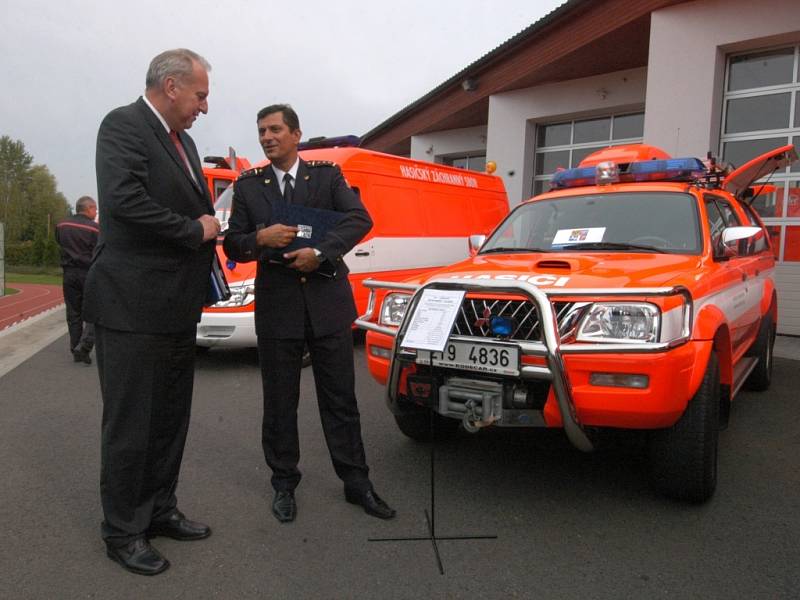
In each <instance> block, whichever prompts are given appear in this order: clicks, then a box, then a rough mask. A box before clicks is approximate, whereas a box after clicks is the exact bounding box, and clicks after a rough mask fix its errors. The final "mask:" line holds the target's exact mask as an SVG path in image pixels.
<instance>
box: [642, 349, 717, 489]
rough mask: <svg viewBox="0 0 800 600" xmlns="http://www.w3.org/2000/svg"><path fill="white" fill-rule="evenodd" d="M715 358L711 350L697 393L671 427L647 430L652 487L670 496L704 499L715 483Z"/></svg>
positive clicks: (715, 355) (714, 487) (714, 486)
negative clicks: (648, 432)
mask: <svg viewBox="0 0 800 600" xmlns="http://www.w3.org/2000/svg"><path fill="white" fill-rule="evenodd" d="M719 404H720V383H719V362H718V359H717V354H716V352H715V351H713V350H712V351H711V356H709V359H708V365H707V366H706V372H705V375H704V376H703V381H702V383H701V384H700V387H699V388H698V390H697V393H696V394H695V395H694V397H693V398H692V399H691V400H690V401H689V403H688V404H687V406H686V410H685V411H684V413H683V415H682V416H681V418H680V419H679V420H678V422H677V423H675V424H674V425H673V426H672V427H669V428H667V429H659V430H657V431H653V432H651V434H650V439H649V448H648V450H649V454H650V470H651V477H652V482H653V485H654V486H655V488H656V489H657V490H658V491H659V492H661V493H662V494H664V495H665V496H669V497H671V498H675V499H677V500H688V501H689V502H705V501H706V500H708V499H709V498H711V496H712V495H714V490H715V489H716V487H717V453H718V446H719Z"/></svg>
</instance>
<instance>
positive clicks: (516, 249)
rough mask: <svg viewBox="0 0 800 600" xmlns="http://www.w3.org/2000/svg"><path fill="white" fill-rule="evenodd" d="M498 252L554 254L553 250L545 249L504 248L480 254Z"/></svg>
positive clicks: (483, 251) (490, 249)
mask: <svg viewBox="0 0 800 600" xmlns="http://www.w3.org/2000/svg"><path fill="white" fill-rule="evenodd" d="M497 252H504V253H505V252H507V253H509V254H511V253H512V252H552V250H545V249H544V248H505V247H503V246H497V247H495V248H487V249H486V250H481V251H480V252H478V254H493V253H497Z"/></svg>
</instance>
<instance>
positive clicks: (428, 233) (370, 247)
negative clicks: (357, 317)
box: [197, 136, 508, 348]
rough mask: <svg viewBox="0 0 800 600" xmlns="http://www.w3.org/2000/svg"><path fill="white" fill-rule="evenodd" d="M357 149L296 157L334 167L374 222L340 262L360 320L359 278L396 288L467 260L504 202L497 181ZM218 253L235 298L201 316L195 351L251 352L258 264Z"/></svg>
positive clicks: (226, 201) (313, 145)
mask: <svg viewBox="0 0 800 600" xmlns="http://www.w3.org/2000/svg"><path fill="white" fill-rule="evenodd" d="M357 143H358V138H357V137H355V136H346V137H344V138H330V139H326V140H324V141H312V142H306V143H304V144H301V145H300V156H301V157H302V158H303V159H304V160H329V161H332V162H334V163H336V164H337V165H339V166H340V167H341V169H342V172H343V174H344V176H345V178H346V179H347V182H348V183H349V184H350V186H351V187H352V188H353V189H354V190H355V191H356V193H358V194H359V195H360V197H361V200H362V201H363V202H364V205H365V206H366V208H367V210H368V211H369V214H370V216H371V217H372V220H373V222H374V225H373V228H372V230H371V231H370V233H369V234H368V235H367V236H366V237H365V238H364V239H363V240H362V241H361V242H360V243H359V244H357V245H356V246H355V248H353V250H352V251H350V252H349V253H348V254H347V255H346V256H345V262H346V263H347V266H348V267H349V269H350V284H351V286H352V288H353V294H354V296H355V300H356V306H357V307H358V310H359V314H362V313H363V312H364V311H365V310H366V306H367V299H368V296H369V291H368V290H367V289H366V288H364V287H363V286H362V285H361V282H362V281H363V280H364V279H366V278H368V277H380V278H381V279H385V280H389V281H398V280H401V279H406V278H408V277H411V276H414V275H415V274H419V273H422V272H427V271H429V270H430V269H432V268H435V267H440V266H443V265H447V264H450V263H452V262H453V261H455V260H460V259H463V258H465V257H466V256H468V255H469V241H468V238H469V235H470V234H472V233H475V232H481V233H489V232H490V231H491V230H492V229H493V228H494V226H495V225H497V223H498V222H499V221H500V220H501V219H502V218H503V217H504V216H505V215H507V214H508V199H507V197H506V193H505V188H504V186H503V181H502V179H500V178H499V177H496V176H494V175H488V174H485V173H476V172H473V171H465V170H463V169H456V168H452V167H446V166H443V165H435V164H431V163H423V162H418V161H413V160H409V159H406V158H401V157H398V156H392V155H389V154H382V153H379V152H373V151H371V150H364V149H362V148H358V147H356V145H357ZM328 146H333V147H328ZM261 164H268V163H267V161H264V162H263V163H261ZM232 198H233V188H232V187H231V188H229V189H227V190H225V192H223V193H222V194H221V195H220V197H219V200H218V201H217V203H216V212H217V218H219V220H220V222H221V223H222V224H223V230H224V229H225V227H226V224H227V221H228V217H229V215H230V210H231V200H232ZM217 251H218V252H219V253H220V254H219V257H220V261H221V262H222V264H223V266H224V269H225V275H226V277H227V279H228V284H229V285H230V288H231V293H232V296H231V298H230V300H228V301H226V302H220V303H218V304H215V305H214V306H212V307H209V308H206V309H205V310H204V311H203V316H202V319H201V321H200V324H199V326H198V328H197V345H198V346H201V347H228V348H232V347H235V348H242V347H256V345H257V344H256V334H255V323H254V320H253V311H254V304H253V302H254V299H255V290H254V288H253V285H254V282H255V276H256V266H257V263H256V262H250V263H241V264H240V263H236V262H234V261H231V260H229V259H228V258H227V257H226V256H225V255H224V254H223V253H222V246H221V245H218V247H217Z"/></svg>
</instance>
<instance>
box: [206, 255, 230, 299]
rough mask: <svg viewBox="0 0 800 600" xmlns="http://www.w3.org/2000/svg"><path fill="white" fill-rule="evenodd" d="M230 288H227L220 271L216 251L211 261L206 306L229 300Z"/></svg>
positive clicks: (223, 273) (225, 280) (223, 274)
mask: <svg viewBox="0 0 800 600" xmlns="http://www.w3.org/2000/svg"><path fill="white" fill-rule="evenodd" d="M230 297H231V288H229V287H228V280H227V279H225V271H223V270H222V264H220V262H219V256H217V253H216V251H215V252H214V258H213V260H212V261H211V283H210V285H209V286H208V294H207V295H206V306H212V305H214V304H216V303H217V302H222V301H224V300H230Z"/></svg>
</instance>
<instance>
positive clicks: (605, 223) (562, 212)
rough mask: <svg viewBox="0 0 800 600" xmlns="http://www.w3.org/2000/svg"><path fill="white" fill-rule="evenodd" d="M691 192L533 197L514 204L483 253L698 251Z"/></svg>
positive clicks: (699, 247) (680, 252)
mask: <svg viewBox="0 0 800 600" xmlns="http://www.w3.org/2000/svg"><path fill="white" fill-rule="evenodd" d="M701 249H702V241H701V234H700V227H699V218H698V214H697V201H696V200H695V198H694V196H692V195H691V194H684V193H673V192H627V193H608V194H588V195H585V196H569V197H562V198H553V199H550V200H535V201H533V202H528V203H526V204H523V205H521V206H519V207H518V208H516V209H515V210H514V211H513V212H512V213H511V214H510V215H508V217H507V218H506V220H505V221H503V222H502V223H501V224H500V226H499V227H498V228H497V229H496V230H495V231H494V233H493V234H492V236H491V237H490V238H489V239H488V240H487V242H486V243H485V244H484V245H483V247H482V248H481V251H480V254H487V253H492V252H526V251H530V252H574V251H602V252H607V251H612V252H613V251H620V252H625V251H627V252H667V253H675V254H699V253H700V251H701Z"/></svg>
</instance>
